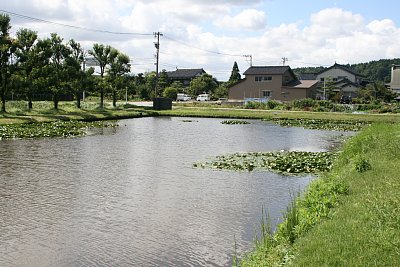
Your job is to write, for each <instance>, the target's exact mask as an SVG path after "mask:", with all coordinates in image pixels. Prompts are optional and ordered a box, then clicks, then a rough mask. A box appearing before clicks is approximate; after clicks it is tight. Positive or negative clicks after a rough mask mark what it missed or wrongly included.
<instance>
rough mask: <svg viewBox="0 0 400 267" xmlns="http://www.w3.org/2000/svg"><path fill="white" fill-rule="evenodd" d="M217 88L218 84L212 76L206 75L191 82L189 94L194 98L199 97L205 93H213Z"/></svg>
mask: <svg viewBox="0 0 400 267" xmlns="http://www.w3.org/2000/svg"><path fill="white" fill-rule="evenodd" d="M217 87H218V83H217V82H216V81H215V79H214V78H213V77H212V76H211V75H209V74H207V73H205V74H203V75H201V76H200V77H196V78H194V79H193V80H192V81H191V82H190V87H189V93H190V94H191V95H193V96H197V95H199V94H202V93H204V92H206V93H213V92H214V90H215V89H216V88H217Z"/></svg>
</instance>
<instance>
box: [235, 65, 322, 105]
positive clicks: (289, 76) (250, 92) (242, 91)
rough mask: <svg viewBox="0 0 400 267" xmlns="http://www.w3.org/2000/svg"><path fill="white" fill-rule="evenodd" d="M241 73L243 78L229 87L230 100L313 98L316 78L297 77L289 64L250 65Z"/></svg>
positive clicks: (316, 82)
mask: <svg viewBox="0 0 400 267" xmlns="http://www.w3.org/2000/svg"><path fill="white" fill-rule="evenodd" d="M243 75H245V78H244V79H242V80H240V81H238V82H237V83H235V84H233V85H232V86H230V88H229V99H230V100H246V99H253V98H257V99H259V100H262V101H263V100H278V101H291V100H294V99H301V98H314V97H315V90H316V86H317V84H318V81H317V80H307V81H301V80H299V79H297V77H296V75H295V74H294V73H293V71H292V69H291V68H290V67H289V66H252V67H250V68H248V69H247V70H246V71H245V72H244V73H243Z"/></svg>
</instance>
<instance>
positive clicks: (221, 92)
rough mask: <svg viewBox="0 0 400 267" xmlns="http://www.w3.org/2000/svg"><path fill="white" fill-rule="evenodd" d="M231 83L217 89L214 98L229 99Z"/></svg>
mask: <svg viewBox="0 0 400 267" xmlns="http://www.w3.org/2000/svg"><path fill="white" fill-rule="evenodd" d="M228 85H229V82H227V83H224V84H221V85H220V86H218V87H217V88H216V89H215V92H214V97H215V98H228V94H229V88H228Z"/></svg>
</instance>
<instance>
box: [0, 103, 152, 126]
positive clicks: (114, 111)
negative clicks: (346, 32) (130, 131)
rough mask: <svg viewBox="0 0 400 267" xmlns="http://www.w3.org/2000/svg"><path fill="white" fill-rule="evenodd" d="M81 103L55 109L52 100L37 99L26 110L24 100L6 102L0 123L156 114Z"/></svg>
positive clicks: (138, 109) (85, 119)
mask: <svg viewBox="0 0 400 267" xmlns="http://www.w3.org/2000/svg"><path fill="white" fill-rule="evenodd" d="M81 105H82V106H81V109H78V108H77V107H76V105H75V102H60V103H59V108H58V109H57V110H56V109H54V108H53V103H52V102H49V101H37V102H33V109H32V110H28V108H27V103H26V102H25V101H14V102H7V106H6V108H7V113H0V125H4V124H14V123H32V122H51V121H58V120H82V121H96V120H115V119H124V118H136V117H143V116H148V115H153V114H156V113H153V112H152V111H151V110H145V109H144V108H137V107H135V106H129V105H128V106H126V105H124V104H119V105H118V106H117V107H115V108H114V107H112V105H111V103H109V102H105V105H104V107H103V108H99V104H98V102H82V103H81Z"/></svg>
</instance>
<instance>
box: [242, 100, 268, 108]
mask: <svg viewBox="0 0 400 267" xmlns="http://www.w3.org/2000/svg"><path fill="white" fill-rule="evenodd" d="M244 108H246V109H265V108H266V104H265V103H262V102H256V101H249V102H247V103H246V104H245V105H244Z"/></svg>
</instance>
